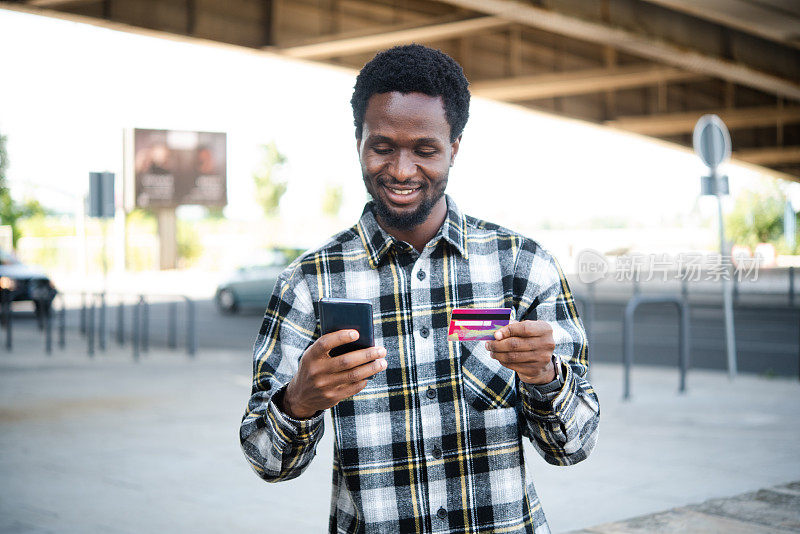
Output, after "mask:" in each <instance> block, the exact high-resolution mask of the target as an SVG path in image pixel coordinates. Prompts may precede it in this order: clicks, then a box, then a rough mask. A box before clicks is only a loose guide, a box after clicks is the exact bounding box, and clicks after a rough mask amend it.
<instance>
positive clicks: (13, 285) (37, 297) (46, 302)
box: [0, 249, 58, 326]
mask: <svg viewBox="0 0 800 534" xmlns="http://www.w3.org/2000/svg"><path fill="white" fill-rule="evenodd" d="M0 289H2V290H4V291H8V293H7V295H8V296H10V298H11V301H12V302H19V301H32V302H33V304H34V310H35V313H36V318H37V319H38V320H39V325H40V326H41V325H42V319H43V318H44V316H45V315H49V314H50V310H51V308H52V303H53V299H54V298H55V296H56V293H58V291H56V288H55V286H54V285H53V282H52V281H51V280H50V278H49V277H48V276H47V274H45V272H44V271H43V270H41V269H39V268H38V267H34V266H31V265H25V264H24V263H22V262H20V261H19V260H18V259H17V258H16V256H14V255H13V254H11V253H10V252H8V251H6V250H3V249H0ZM3 320H5V318H3Z"/></svg>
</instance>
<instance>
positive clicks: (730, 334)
mask: <svg viewBox="0 0 800 534" xmlns="http://www.w3.org/2000/svg"><path fill="white" fill-rule="evenodd" d="M712 174H713V176H714V179H715V180H716V182H717V184H716V185H717V194H716V197H717V208H718V210H717V215H718V216H719V250H720V253H721V255H722V259H723V261H724V259H725V249H726V246H725V226H724V222H723V220H722V195H721V193H720V191H721V190H722V183H721V180H722V178H721V177H720V176H719V174H717V171H716V169H714V170H713V171H712ZM726 272H727V267H726ZM728 274H729V273H728ZM722 296H723V299H724V301H725V302H724V304H725V347H726V348H727V350H728V377H729V378H730V379H731V380H733V379H734V378H735V377H736V335H735V333H734V330H733V328H734V324H733V294H732V291H731V281H730V279H729V277H728V276H723V277H722Z"/></svg>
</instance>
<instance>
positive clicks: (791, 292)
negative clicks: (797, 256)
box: [789, 266, 794, 307]
mask: <svg viewBox="0 0 800 534" xmlns="http://www.w3.org/2000/svg"><path fill="white" fill-rule="evenodd" d="M789 306H790V307H791V306H794V266H790V267H789Z"/></svg>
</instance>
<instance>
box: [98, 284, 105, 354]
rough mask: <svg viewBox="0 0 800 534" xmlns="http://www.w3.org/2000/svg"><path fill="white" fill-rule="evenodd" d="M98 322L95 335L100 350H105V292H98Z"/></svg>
mask: <svg viewBox="0 0 800 534" xmlns="http://www.w3.org/2000/svg"><path fill="white" fill-rule="evenodd" d="M97 323H98V330H99V332H98V336H97V344H98V346H99V347H100V350H102V351H103V352H105V350H106V294H105V292H103V293H100V317H99V319H98V321H97Z"/></svg>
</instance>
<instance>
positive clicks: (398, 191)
mask: <svg viewBox="0 0 800 534" xmlns="http://www.w3.org/2000/svg"><path fill="white" fill-rule="evenodd" d="M389 189H391V191H392V193H394V194H396V195H410V194H411V193H413V192H414V191H416V189H392V188H389Z"/></svg>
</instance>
